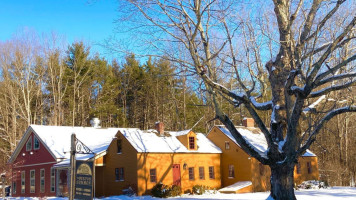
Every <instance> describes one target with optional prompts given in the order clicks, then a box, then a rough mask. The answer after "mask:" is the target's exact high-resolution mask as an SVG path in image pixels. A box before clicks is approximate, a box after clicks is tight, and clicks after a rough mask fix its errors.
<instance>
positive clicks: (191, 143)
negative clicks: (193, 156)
mask: <svg viewBox="0 0 356 200" xmlns="http://www.w3.org/2000/svg"><path fill="white" fill-rule="evenodd" d="M189 149H195V137H189Z"/></svg>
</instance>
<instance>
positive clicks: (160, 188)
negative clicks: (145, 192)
mask: <svg viewBox="0 0 356 200" xmlns="http://www.w3.org/2000/svg"><path fill="white" fill-rule="evenodd" d="M168 190H169V187H168V186H167V185H164V184H163V183H157V184H156V185H155V186H153V188H152V190H151V193H152V196H154V197H159V198H166V197H168Z"/></svg>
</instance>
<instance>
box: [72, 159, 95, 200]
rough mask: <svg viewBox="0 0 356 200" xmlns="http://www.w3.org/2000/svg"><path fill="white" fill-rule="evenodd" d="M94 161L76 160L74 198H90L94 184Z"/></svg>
mask: <svg viewBox="0 0 356 200" xmlns="http://www.w3.org/2000/svg"><path fill="white" fill-rule="evenodd" d="M93 166H94V162H93V161H81V160H77V161H76V169H75V170H76V171H75V172H76V173H75V176H76V177H75V193H74V199H83V200H92V199H93V189H94V187H93V185H94V169H93Z"/></svg>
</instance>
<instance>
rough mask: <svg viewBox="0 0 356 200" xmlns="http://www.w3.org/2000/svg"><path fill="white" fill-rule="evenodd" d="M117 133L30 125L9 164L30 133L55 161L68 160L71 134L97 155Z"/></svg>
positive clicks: (114, 129)
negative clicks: (36, 137)
mask: <svg viewBox="0 0 356 200" xmlns="http://www.w3.org/2000/svg"><path fill="white" fill-rule="evenodd" d="M118 131H119V128H93V127H72V126H45V125H30V126H29V127H28V129H27V131H26V133H25V134H24V136H23V138H22V139H21V141H20V143H19V144H18V145H17V148H16V149H15V151H14V153H13V155H12V156H11V158H10V160H9V162H12V161H13V160H14V159H15V158H16V156H17V154H18V152H19V151H20V150H21V148H22V146H23V145H24V143H25V141H26V140H27V138H28V137H29V135H30V134H31V132H33V133H34V134H35V135H36V136H38V139H39V140H40V141H41V142H42V143H43V144H44V145H45V147H46V148H47V149H48V150H49V151H50V153H51V154H52V155H53V157H54V158H55V159H68V158H69V157H70V154H69V151H70V144H71V135H72V133H75V134H76V138H77V139H79V140H80V141H82V142H83V143H84V144H85V145H86V146H88V147H89V148H90V149H91V150H92V151H93V152H94V153H96V154H99V153H103V152H105V151H106V149H107V148H108V146H109V145H110V143H111V141H112V139H113V138H114V137H115V135H116V133H117V132H118ZM91 157H92V155H91Z"/></svg>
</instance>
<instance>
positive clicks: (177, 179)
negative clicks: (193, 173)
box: [172, 164, 180, 186]
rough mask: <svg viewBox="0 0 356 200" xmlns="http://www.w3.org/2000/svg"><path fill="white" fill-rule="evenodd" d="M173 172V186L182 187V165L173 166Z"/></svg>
mask: <svg viewBox="0 0 356 200" xmlns="http://www.w3.org/2000/svg"><path fill="white" fill-rule="evenodd" d="M172 170H173V185H178V186H180V165H179V164H173V166H172Z"/></svg>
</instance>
